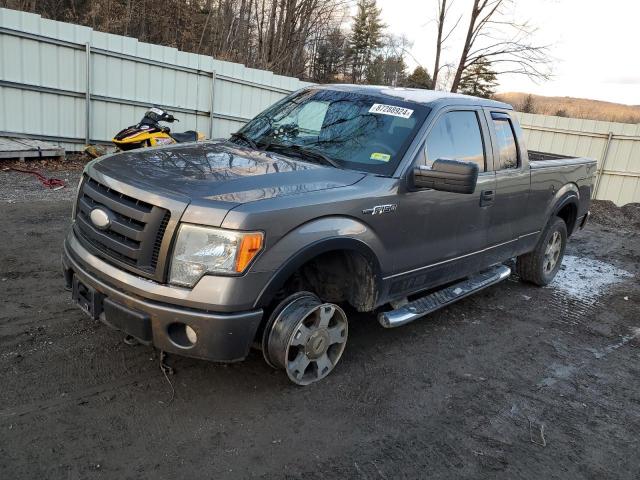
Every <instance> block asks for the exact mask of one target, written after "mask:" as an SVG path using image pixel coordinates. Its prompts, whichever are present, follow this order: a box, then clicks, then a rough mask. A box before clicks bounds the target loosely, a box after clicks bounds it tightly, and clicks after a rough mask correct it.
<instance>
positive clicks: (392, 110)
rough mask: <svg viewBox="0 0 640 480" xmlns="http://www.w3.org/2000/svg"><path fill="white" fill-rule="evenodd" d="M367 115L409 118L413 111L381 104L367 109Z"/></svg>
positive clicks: (375, 104)
mask: <svg viewBox="0 0 640 480" xmlns="http://www.w3.org/2000/svg"><path fill="white" fill-rule="evenodd" d="M369 113H380V114H382V115H392V116H394V117H402V118H409V117H410V116H411V115H412V114H413V110H410V109H408V108H403V107H396V106H395V105H384V104H382V103H374V104H373V105H372V106H371V108H370V109H369Z"/></svg>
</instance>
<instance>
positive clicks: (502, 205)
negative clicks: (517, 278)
mask: <svg viewBox="0 0 640 480" xmlns="http://www.w3.org/2000/svg"><path fill="white" fill-rule="evenodd" d="M485 116H486V118H487V123H488V124H489V129H490V130H491V140H492V141H491V143H492V148H493V170H494V171H495V177H496V191H495V200H494V205H493V208H492V211H491V220H490V228H489V238H488V241H489V245H490V246H492V247H493V248H492V253H493V257H495V258H494V260H496V261H500V260H502V259H505V258H508V257H510V256H512V255H514V254H515V252H516V248H517V244H518V242H517V241H518V238H519V237H520V236H521V235H524V234H526V233H528V232H525V231H524V230H523V228H524V226H525V225H526V218H527V205H528V201H529V190H530V181H531V177H530V174H529V168H528V166H526V168H525V165H523V163H524V162H523V155H522V151H521V148H520V146H519V145H518V142H517V141H516V138H517V136H516V132H515V125H517V124H515V123H514V121H513V120H512V118H511V116H510V114H509V113H507V112H505V111H496V110H492V109H486V110H485Z"/></svg>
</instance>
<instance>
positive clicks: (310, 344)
mask: <svg viewBox="0 0 640 480" xmlns="http://www.w3.org/2000/svg"><path fill="white" fill-rule="evenodd" d="M328 348H329V333H328V332H327V331H326V330H325V329H323V330H317V331H315V332H313V333H312V334H311V336H310V337H309V340H308V341H307V344H306V345H305V349H304V350H305V353H306V354H307V357H309V358H310V359H316V358H320V357H321V356H322V355H324V353H325V352H326V351H327V349H328Z"/></svg>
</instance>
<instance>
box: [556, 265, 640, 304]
mask: <svg viewBox="0 0 640 480" xmlns="http://www.w3.org/2000/svg"><path fill="white" fill-rule="evenodd" d="M631 277H633V274H632V273H629V272H627V271H626V270H622V269H620V268H617V267H614V266H613V265H611V264H609V263H605V262H601V261H599V260H594V259H592V258H584V257H574V256H572V255H566V256H565V257H564V259H563V260H562V267H561V268H560V271H559V272H558V274H557V275H556V278H555V279H554V280H553V282H551V283H550V284H549V285H548V286H547V288H553V289H556V290H559V291H561V292H562V293H564V294H566V295H569V296H571V297H573V298H575V299H576V300H581V301H583V302H586V303H593V302H594V301H595V300H596V298H597V297H599V296H600V295H602V294H603V293H604V292H605V290H606V289H607V288H608V287H609V286H611V285H613V284H615V283H620V282H623V281H624V280H626V279H627V278H631Z"/></svg>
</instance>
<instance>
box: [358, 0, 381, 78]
mask: <svg viewBox="0 0 640 480" xmlns="http://www.w3.org/2000/svg"><path fill="white" fill-rule="evenodd" d="M357 8H358V11H357V12H356V15H355V17H354V18H353V27H352V31H351V36H350V38H349V59H350V63H351V79H352V81H353V82H354V83H361V82H362V81H363V80H364V79H365V78H367V77H369V76H371V77H375V76H376V75H377V74H376V73H374V72H372V73H371V74H370V75H368V73H367V71H368V70H369V68H371V67H372V64H373V61H374V55H375V53H376V51H377V50H378V49H380V47H381V46H382V33H383V30H384V28H385V25H384V24H383V23H382V20H381V18H380V15H381V10H380V8H378V6H377V4H376V0H358V5H357Z"/></svg>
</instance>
